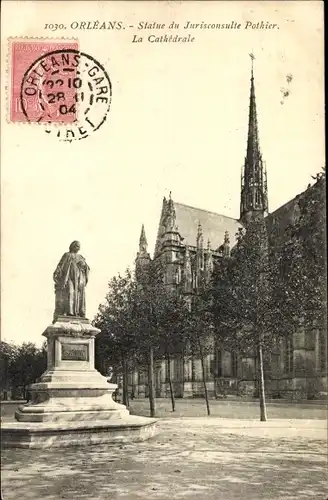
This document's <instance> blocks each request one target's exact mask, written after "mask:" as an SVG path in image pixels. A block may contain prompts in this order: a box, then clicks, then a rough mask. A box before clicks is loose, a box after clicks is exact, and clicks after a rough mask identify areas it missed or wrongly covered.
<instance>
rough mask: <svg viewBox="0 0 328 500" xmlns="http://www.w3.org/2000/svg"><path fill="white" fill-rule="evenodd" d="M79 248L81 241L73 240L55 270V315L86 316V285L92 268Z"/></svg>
mask: <svg viewBox="0 0 328 500" xmlns="http://www.w3.org/2000/svg"><path fill="white" fill-rule="evenodd" d="M79 250H80V243H79V242H78V241H73V243H71V244H70V246H69V252H66V253H64V255H63V256H62V258H61V259H60V261H59V263H58V265H57V267H56V270H55V272H54V275H53V278H54V282H55V294H56V306H55V316H58V315H63V316H78V317H81V318H84V317H85V287H86V285H87V283H88V276H89V271H90V268H89V266H88V265H87V263H86V261H85V259H84V257H82V255H79V254H78V252H79Z"/></svg>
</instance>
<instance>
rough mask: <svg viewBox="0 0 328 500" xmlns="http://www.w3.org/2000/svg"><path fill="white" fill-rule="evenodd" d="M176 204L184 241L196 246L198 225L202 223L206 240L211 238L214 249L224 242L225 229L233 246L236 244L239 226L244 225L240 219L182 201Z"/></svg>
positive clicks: (177, 220) (177, 219) (178, 221)
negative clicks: (185, 203) (191, 205)
mask: <svg viewBox="0 0 328 500" xmlns="http://www.w3.org/2000/svg"><path fill="white" fill-rule="evenodd" d="M174 206H175V211H176V224H177V226H178V228H179V233H180V234H181V236H182V237H183V238H184V243H186V244H188V245H192V246H196V240H197V231H198V225H199V223H200V224H201V226H202V230H203V236H204V241H205V242H207V241H208V240H210V243H211V248H212V250H216V249H217V248H218V247H220V246H221V245H222V244H223V241H224V235H225V231H228V232H229V234H230V241H231V246H234V245H235V242H236V233H237V232H238V228H241V227H243V226H242V224H240V222H238V220H236V219H232V218H231V217H227V216H225V215H220V214H217V213H215V212H208V211H207V210H202V209H200V208H195V207H190V206H188V205H184V204H182V203H176V202H174Z"/></svg>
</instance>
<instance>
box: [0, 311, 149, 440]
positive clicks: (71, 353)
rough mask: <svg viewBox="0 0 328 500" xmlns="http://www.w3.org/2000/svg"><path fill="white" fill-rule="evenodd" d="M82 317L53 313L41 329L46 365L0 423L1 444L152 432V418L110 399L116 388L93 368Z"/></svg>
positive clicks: (91, 330)
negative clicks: (11, 416)
mask: <svg viewBox="0 0 328 500" xmlns="http://www.w3.org/2000/svg"><path fill="white" fill-rule="evenodd" d="M99 332H100V330H98V329H97V328H95V327H94V326H92V325H91V323H90V321H89V320H87V319H83V318H75V317H70V316H59V317H58V318H57V319H56V321H55V323H54V324H52V325H50V326H48V328H47V329H46V331H45V332H44V333H43V335H44V336H45V337H46V338H47V343H48V366H47V370H46V372H45V373H44V374H43V375H42V376H41V378H40V380H39V381H38V382H37V383H35V384H32V385H31V386H30V388H29V391H30V394H31V400H30V401H29V403H28V404H25V405H22V406H20V407H19V408H18V410H17V411H16V413H15V419H16V420H17V422H16V423H6V424H3V425H2V444H3V445H4V446H12V447H14V446H15V447H24V448H25V447H26V448H46V447H49V446H55V447H58V446H73V445H83V444H90V443H110V442H114V441H115V442H117V441H120V442H126V441H128V442H131V441H136V440H139V441H141V440H144V439H148V438H149V437H151V436H153V435H154V434H155V422H156V420H154V419H150V418H147V417H137V416H131V415H130V414H129V411H128V410H127V409H126V407H125V406H124V405H121V404H118V403H116V402H115V401H113V399H112V394H113V392H114V391H115V389H116V388H117V385H116V384H109V383H108V382H107V379H106V377H103V376H102V375H101V374H100V373H99V372H98V371H97V370H96V369H95V368H94V342H95V336H96V335H97V334H98V333H99Z"/></svg>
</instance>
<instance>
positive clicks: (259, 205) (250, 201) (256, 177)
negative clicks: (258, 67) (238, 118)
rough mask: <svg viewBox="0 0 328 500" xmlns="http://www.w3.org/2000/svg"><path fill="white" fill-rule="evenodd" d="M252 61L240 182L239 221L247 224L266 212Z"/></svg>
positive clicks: (265, 194)
mask: <svg viewBox="0 0 328 500" xmlns="http://www.w3.org/2000/svg"><path fill="white" fill-rule="evenodd" d="M250 57H251V60H252V69H251V90H250V100H249V118H248V135H247V151H246V158H245V163H244V168H243V174H242V182H241V201H240V220H241V222H243V223H245V224H247V223H248V222H249V221H250V220H251V219H252V218H253V217H254V216H257V215H263V214H264V213H265V212H267V210H268V193H267V185H266V173H264V169H263V163H264V162H263V161H262V154H261V150H260V142H259V131H258V122H257V110H256V100H255V85H254V59H255V57H254V55H253V54H250Z"/></svg>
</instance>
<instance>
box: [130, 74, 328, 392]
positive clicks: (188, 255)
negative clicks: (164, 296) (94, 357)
mask: <svg viewBox="0 0 328 500" xmlns="http://www.w3.org/2000/svg"><path fill="white" fill-rule="evenodd" d="M308 189H312V188H311V187H309V188H308ZM302 195H303V194H302V193H301V194H300V195H298V196H296V197H295V198H294V199H292V200H291V201H289V202H288V203H286V204H285V205H283V206H282V207H279V208H278V209H277V210H275V211H274V212H272V213H269V211H268V185H267V174H266V167H265V163H264V161H263V159H262V154H261V150H260V144H259V131H258V123H257V110H256V100H255V85H254V74H253V68H252V72H251V82H250V101H249V121H248V137H247V149H246V157H245V161H244V166H243V171H242V176H241V197H240V216H239V219H233V218H230V217H226V216H224V215H221V214H217V213H214V212H208V211H206V210H203V209H199V208H195V207H191V206H188V205H185V204H183V203H178V202H175V201H173V199H172V197H171V194H170V196H169V199H166V198H165V197H164V199H163V203H162V211H161V216H160V221H159V227H158V233H157V239H156V245H155V250H154V256H153V258H158V257H160V258H161V260H162V262H164V265H165V275H164V280H165V284H167V285H168V286H170V287H172V288H174V287H178V288H179V289H180V290H182V292H183V293H184V294H186V295H188V294H192V293H193V291H194V290H197V287H198V283H199V280H201V279H205V280H206V279H210V277H211V274H212V272H213V267H214V266H215V263H216V262H217V261H218V260H219V259H223V258H227V257H229V255H230V252H231V249H232V248H233V247H234V245H235V244H236V236H237V234H238V231H239V230H241V229H243V228H247V224H248V222H249V221H250V220H251V219H252V218H253V217H254V216H258V215H260V216H263V217H264V218H265V220H266V223H267V229H268V236H269V242H270V239H271V240H272V239H275V240H277V241H280V244H284V243H285V242H286V238H288V230H287V228H288V227H290V226H291V225H293V224H294V223H295V221H297V219H298V217H299V199H300V197H302ZM270 236H271V238H270ZM150 258H151V257H150V255H149V253H148V249H147V239H146V233H145V228H144V226H142V230H141V235H140V241H139V252H138V254H137V258H136V268H137V269H139V270H142V267H143V266H144V265H147V262H149V260H150ZM309 339H310V342H309ZM309 361H310V365H309ZM172 365H173V367H172V373H173V386H174V391H175V395H176V397H197V396H203V391H204V389H203V383H202V369H201V362H200V360H199V359H183V357H181V356H180V355H177V356H176V357H175V359H174V360H173V361H172ZM307 366H311V370H307V369H306V367H307ZM266 370H267V381H266V389H267V391H266V392H267V394H268V395H269V396H271V397H272V398H291V399H311V398H317V397H320V395H321V396H324V394H326V391H327V336H326V331H323V330H322V328H320V327H318V325H317V324H316V322H315V321H314V322H313V325H312V326H311V327H310V328H309V327H306V328H305V327H304V328H303V329H300V330H299V331H297V332H295V333H294V334H293V336H292V339H291V340H290V339H289V340H288V341H286V342H284V341H282V342H281V345H280V346H279V347H278V348H277V351H276V352H275V353H272V354H271V358H270V366H267V367H266ZM205 375H206V382H207V388H208V392H209V394H210V395H211V396H212V397H224V396H228V395H230V394H231V395H234V396H245V395H246V396H256V395H257V359H256V356H250V357H248V358H245V357H243V358H242V357H240V356H238V353H234V352H229V351H226V350H225V349H224V346H220V345H216V346H215V349H214V351H213V353H212V354H210V355H208V356H207V357H206V359H205ZM155 379H156V380H155V383H156V396H157V397H167V396H169V384H168V379H167V367H166V363H165V361H160V362H158V363H157V365H156V377H155ZM129 386H130V391H131V393H133V395H134V397H144V396H147V393H148V387H147V374H146V372H144V371H143V370H138V371H135V372H134V373H132V374H131V375H130V380H129Z"/></svg>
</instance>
